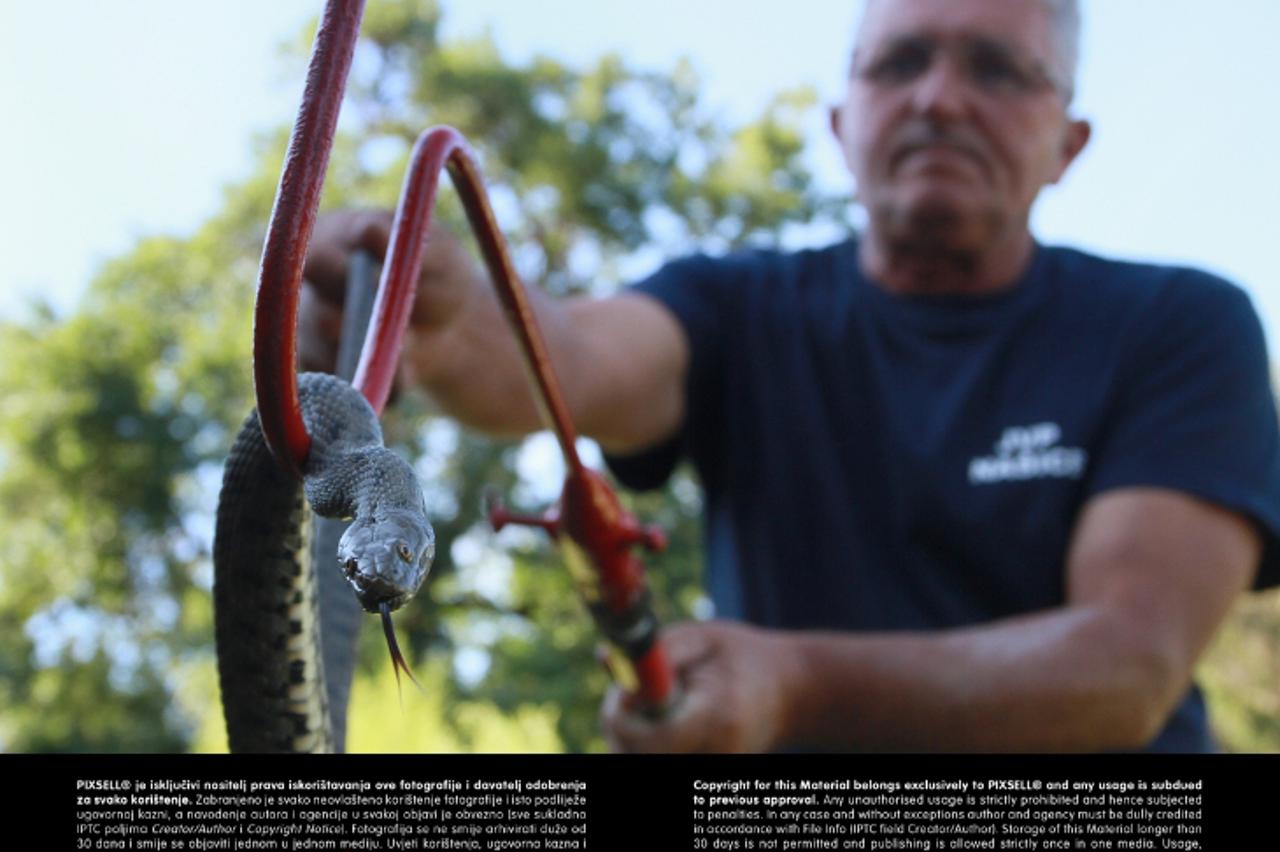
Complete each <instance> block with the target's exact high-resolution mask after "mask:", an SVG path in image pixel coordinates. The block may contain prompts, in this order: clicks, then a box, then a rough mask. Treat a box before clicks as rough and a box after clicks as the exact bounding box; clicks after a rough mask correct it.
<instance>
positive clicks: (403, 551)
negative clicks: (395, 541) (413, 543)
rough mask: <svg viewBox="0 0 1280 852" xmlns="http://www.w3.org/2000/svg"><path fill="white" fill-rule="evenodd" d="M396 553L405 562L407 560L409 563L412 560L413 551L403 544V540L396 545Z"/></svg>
mask: <svg viewBox="0 0 1280 852" xmlns="http://www.w3.org/2000/svg"><path fill="white" fill-rule="evenodd" d="M396 555H397V556H399V557H400V558H401V559H403V560H404V561H405V562H409V563H412V562H413V551H412V550H410V549H409V546H408V545H407V544H405V543H404V542H403V541H402V542H400V544H399V545H398V546H397V547H396Z"/></svg>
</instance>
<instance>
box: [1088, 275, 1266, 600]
mask: <svg viewBox="0 0 1280 852" xmlns="http://www.w3.org/2000/svg"><path fill="white" fill-rule="evenodd" d="M1137 326H1138V328H1136V329H1135V331H1134V334H1133V336H1132V338H1131V339H1130V341H1129V343H1130V346H1131V349H1130V352H1129V357H1128V358H1127V359H1126V360H1125V363H1124V366H1123V367H1122V368H1121V369H1122V370H1123V372H1122V373H1121V374H1120V375H1119V376H1118V377H1117V378H1118V380H1119V381H1118V383H1117V388H1118V391H1117V394H1118V396H1117V399H1116V400H1115V407H1114V409H1113V410H1114V411H1115V413H1116V416H1115V417H1114V418H1113V419H1112V420H1111V422H1110V425H1109V427H1108V431H1107V432H1106V434H1105V435H1104V436H1103V438H1102V441H1101V443H1100V445H1099V446H1098V448H1097V450H1096V456H1095V458H1094V459H1093V460H1092V461H1091V464H1090V473H1089V480H1088V483H1087V488H1088V492H1089V493H1090V494H1096V493H1100V492H1103V491H1107V490H1110V489H1115V488H1121V487H1127V486H1144V485H1145V486H1156V487H1166V488H1171V489H1175V490H1179V491H1183V492H1185V493H1188V494H1191V495H1193V496H1195V497H1199V498H1201V499H1204V500H1207V501H1209V502H1212V503H1215V504H1218V505H1221V506H1224V507H1226V508H1229V509H1232V510H1234V511H1237V512H1240V513H1242V514H1243V515H1245V516H1247V517H1248V518H1250V519H1251V520H1252V521H1253V522H1254V524H1255V525H1256V526H1257V528H1258V529H1259V531H1260V533H1261V534H1262V536H1263V539H1264V549H1263V559H1262V565H1261V567H1260V571H1259V575H1258V578H1257V581H1256V584H1255V585H1256V586H1257V587H1259V588H1261V587H1264V586H1270V585H1276V584H1277V583H1280V425H1278V423H1277V413H1276V401H1275V396H1274V393H1273V391H1272V386H1271V378H1270V362H1269V360H1268V357H1267V346H1266V339H1265V337H1264V335H1263V331H1262V327H1261V324H1260V323H1259V321H1258V317H1257V314H1256V313H1255V311H1254V309H1253V306H1252V304H1251V303H1250V301H1249V298H1248V297H1247V296H1246V295H1245V293H1244V292H1243V291H1242V290H1240V289H1239V288H1237V287H1235V286H1233V285H1230V284H1228V283H1226V282H1224V281H1220V280H1218V279H1216V278H1213V277H1211V276H1208V275H1205V274H1203V273H1195V272H1191V271H1183V272H1180V273H1179V274H1178V276H1177V277H1176V278H1175V279H1173V280H1171V281H1169V282H1167V283H1166V285H1165V288H1164V290H1163V291H1162V292H1161V293H1160V295H1159V297H1157V298H1156V299H1155V300H1154V301H1153V303H1152V304H1151V305H1149V306H1148V309H1147V311H1146V312H1144V316H1143V317H1142V318H1141V320H1140V322H1139V323H1138V324H1137Z"/></svg>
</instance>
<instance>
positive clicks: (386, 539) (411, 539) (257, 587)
mask: <svg viewBox="0 0 1280 852" xmlns="http://www.w3.org/2000/svg"><path fill="white" fill-rule="evenodd" d="M298 390H299V400H300V403H301V406H302V416H303V421H304V422H305V423H306V426H307V431H308V433H309V434H310V436H311V450H310V452H309V454H308V456H307V460H306V463H305V465H304V466H303V470H302V473H303V479H302V480H301V481H298V480H297V479H295V478H294V477H293V476H292V475H291V474H289V473H287V472H286V471H284V470H283V469H281V467H280V466H279V465H278V464H277V463H276V460H275V459H274V458H273V457H272V455H271V453H270V451H269V450H268V449H267V445H266V441H265V440H264V438H263V436H262V430H261V427H260V426H259V423H258V416H257V411H256V410H255V411H254V412H251V413H250V415H249V417H248V418H247V419H246V420H245V422H244V425H243V426H242V428H241V429H240V432H239V433H238V434H237V436H236V439H235V442H234V444H233V445H232V448H231V453H230V455H229V457H228V459H227V465H226V468H225V471H224V474H223V482H222V491H221V494H220V496H219V500H218V515H217V525H216V530H215V533H214V554H213V556H214V622H215V631H216V641H217V645H218V676H219V680H220V682H221V688H222V703H223V708H224V714H225V716H226V723H227V736H228V740H229V743H230V747H231V750H232V751H233V752H282V751H283V752H298V751H332V750H333V747H334V732H333V731H332V730H331V729H330V725H329V713H328V708H327V698H326V690H325V677H324V668H323V664H322V662H321V653H320V624H319V618H318V616H317V593H316V582H315V577H314V576H313V571H312V568H311V561H310V559H309V555H308V540H309V528H310V514H311V513H310V512H309V511H308V509H307V504H308V503H309V504H310V506H311V509H312V510H314V511H315V513H316V514H319V515H323V516H325V517H335V518H351V517H353V518H355V520H354V522H353V523H352V524H351V526H350V527H349V528H348V530H347V532H346V533H345V534H343V536H342V539H341V541H340V542H339V545H338V553H337V560H336V561H337V565H338V567H339V568H340V570H341V571H342V572H343V574H344V575H345V576H346V578H347V581H348V582H349V583H350V584H351V586H352V588H353V590H354V591H355V594H356V597H357V598H358V599H359V601H360V604H361V606H362V607H364V609H366V610H368V611H370V612H378V611H380V610H382V609H384V608H385V609H388V610H390V609H395V608H397V607H399V606H401V605H402V604H404V603H405V602H406V601H407V600H408V599H409V598H410V597H412V596H413V594H414V593H415V592H416V591H417V589H418V587H419V586H420V585H421V584H422V581H423V579H424V578H425V577H426V574H427V571H428V570H429V569H430V566H431V560H432V558H433V556H434V553H435V536H434V533H433V532H432V529H431V525H430V523H428V521H427V518H426V510H425V505H424V502H423V498H422V491H421V488H420V486H419V485H418V482H417V478H416V477H415V475H414V473H413V469H412V468H411V467H410V466H409V464H408V463H407V462H406V461H405V460H404V459H402V458H401V457H399V456H398V455H396V454H395V453H393V452H391V451H390V450H388V449H386V448H385V447H384V446H383V445H382V430H381V428H380V427H379V425H378V419H377V416H376V415H375V414H374V412H373V409H372V408H371V407H370V406H369V403H368V402H367V401H366V400H365V398H364V397H363V396H362V395H361V394H360V392H359V391H357V390H355V389H354V388H352V387H351V386H350V385H349V384H347V383H346V382H344V381H342V380H341V379H337V378H335V377H333V376H328V375H324V374H320V373H303V374H302V375H300V376H299V377H298Z"/></svg>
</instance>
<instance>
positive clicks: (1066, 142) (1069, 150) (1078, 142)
mask: <svg viewBox="0 0 1280 852" xmlns="http://www.w3.org/2000/svg"><path fill="white" fill-rule="evenodd" d="M1092 136H1093V125H1091V124H1090V123H1089V122H1088V121H1086V120H1085V119H1083V118H1079V119H1074V120H1072V121H1069V122H1067V128H1066V131H1065V132H1064V133H1063V134H1062V152H1061V153H1062V157H1061V159H1060V160H1059V161H1058V172H1057V174H1055V175H1054V176H1053V181H1052V183H1057V182H1058V181H1060V180H1062V176H1063V175H1065V174H1066V173H1067V169H1068V168H1070V166H1071V164H1072V163H1074V162H1075V161H1076V158H1077V157H1079V156H1080V152H1081V151H1083V150H1084V149H1085V147H1086V146H1087V145H1088V144H1089V139H1090V138H1091V137H1092Z"/></svg>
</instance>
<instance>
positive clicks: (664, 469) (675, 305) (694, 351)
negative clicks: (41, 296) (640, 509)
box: [605, 255, 732, 490]
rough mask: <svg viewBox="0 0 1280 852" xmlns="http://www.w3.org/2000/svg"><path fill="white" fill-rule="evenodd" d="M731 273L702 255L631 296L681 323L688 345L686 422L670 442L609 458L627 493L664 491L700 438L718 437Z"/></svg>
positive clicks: (662, 272)
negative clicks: (654, 302) (650, 302)
mask: <svg viewBox="0 0 1280 852" xmlns="http://www.w3.org/2000/svg"><path fill="white" fill-rule="evenodd" d="M731 283H732V274H731V273H730V272H729V269H728V264H726V263H725V262H724V261H718V260H715V259H712V258H709V257H706V256H704V255H697V256H693V257H688V258H684V259H682V260H677V261H674V262H672V263H669V264H667V265H665V266H663V267H662V268H661V269H659V270H658V271H657V272H656V273H654V274H653V275H651V276H650V277H649V278H646V279H645V280H643V281H641V282H639V283H638V284H634V285H632V286H631V287H630V288H629V292H632V293H640V294H643V295H645V296H648V297H650V298H652V299H656V300H657V301H658V302H659V303H661V304H662V305H663V306H664V307H665V308H666V309H667V310H669V311H670V312H671V313H672V314H673V315H674V316H675V318H676V320H677V322H679V324H680V327H681V329H682V330H683V331H684V334H685V338H686V340H687V341H688V344H689V353H690V359H689V372H688V375H687V377H686V383H685V419H684V423H683V424H682V425H681V427H680V429H679V430H677V432H676V434H675V435H673V436H672V437H671V438H670V439H669V440H667V441H664V442H663V443H661V444H658V445H656V446H653V447H648V448H646V449H644V450H641V451H639V452H637V453H634V454H630V455H625V456H618V455H609V456H606V458H605V461H606V463H607V464H608V465H609V469H610V470H612V471H613V474H614V475H615V476H616V477H617V478H618V480H619V481H620V482H622V483H623V484H624V485H626V486H627V487H628V488H633V489H637V490H647V489H653V488H659V487H661V486H662V485H663V484H664V483H665V482H666V481H667V479H668V477H670V476H671V473H672V471H673V470H675V467H676V465H677V464H678V463H679V462H680V460H681V459H682V458H683V457H685V456H686V455H690V454H692V453H693V452H694V451H695V448H696V444H697V435H699V434H703V435H707V434H716V425H715V422H716V418H717V416H718V414H717V412H718V410H719V404H718V401H719V399H720V397H721V394H722V393H723V382H722V378H723V371H724V349H723V342H722V341H723V339H724V337H725V335H726V330H725V323H726V321H727V320H728V316H727V312H726V311H725V309H724V308H725V298H726V295H727V288H728V287H729V286H731Z"/></svg>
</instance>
